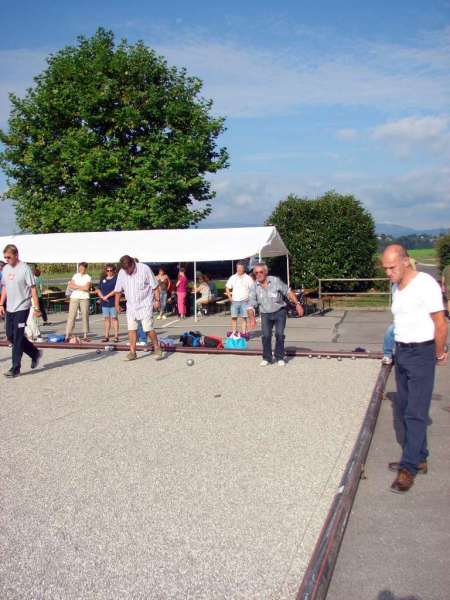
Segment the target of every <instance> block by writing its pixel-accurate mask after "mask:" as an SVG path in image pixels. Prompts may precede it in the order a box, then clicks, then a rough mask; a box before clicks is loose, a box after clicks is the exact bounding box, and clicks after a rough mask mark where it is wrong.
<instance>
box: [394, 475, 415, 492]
mask: <svg viewBox="0 0 450 600" xmlns="http://www.w3.org/2000/svg"><path fill="white" fill-rule="evenodd" d="M413 483H414V475H411V473H410V472H409V471H407V470H406V469H400V471H399V472H398V475H397V477H396V478H395V480H394V482H393V484H392V485H391V492H395V493H396V494H404V493H405V492H408V491H409V490H410V489H411V488H412V486H413Z"/></svg>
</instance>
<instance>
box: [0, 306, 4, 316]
mask: <svg viewBox="0 0 450 600" xmlns="http://www.w3.org/2000/svg"><path fill="white" fill-rule="evenodd" d="M4 316H5V307H4V306H3V304H2V305H0V317H4Z"/></svg>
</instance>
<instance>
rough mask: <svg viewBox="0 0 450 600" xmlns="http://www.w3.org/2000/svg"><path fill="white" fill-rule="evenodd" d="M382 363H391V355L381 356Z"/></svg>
mask: <svg viewBox="0 0 450 600" xmlns="http://www.w3.org/2000/svg"><path fill="white" fill-rule="evenodd" d="M381 364H382V365H392V356H383V358H382V360H381Z"/></svg>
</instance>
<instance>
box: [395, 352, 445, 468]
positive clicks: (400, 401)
mask: <svg viewBox="0 0 450 600" xmlns="http://www.w3.org/2000/svg"><path fill="white" fill-rule="evenodd" d="M435 368H436V346H435V344H434V343H432V344H429V345H425V346H423V345H421V346H415V347H413V348H408V347H404V346H400V344H396V347H395V379H396V383H397V395H396V404H397V410H398V414H399V417H400V418H401V419H402V421H403V425H404V428H405V439H404V444H403V454H402V458H401V460H400V467H401V468H402V469H406V470H407V471H409V472H410V473H411V474H412V475H415V474H416V473H417V465H418V464H419V463H421V462H424V461H426V459H427V456H428V445H427V426H428V413H429V410H430V404H431V396H432V394H433V386H434V372H435Z"/></svg>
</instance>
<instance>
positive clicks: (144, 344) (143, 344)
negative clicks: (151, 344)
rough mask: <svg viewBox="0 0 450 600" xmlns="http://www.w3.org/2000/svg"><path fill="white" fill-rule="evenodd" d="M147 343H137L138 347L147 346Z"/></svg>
mask: <svg viewBox="0 0 450 600" xmlns="http://www.w3.org/2000/svg"><path fill="white" fill-rule="evenodd" d="M146 345H147V342H136V346H146Z"/></svg>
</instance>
